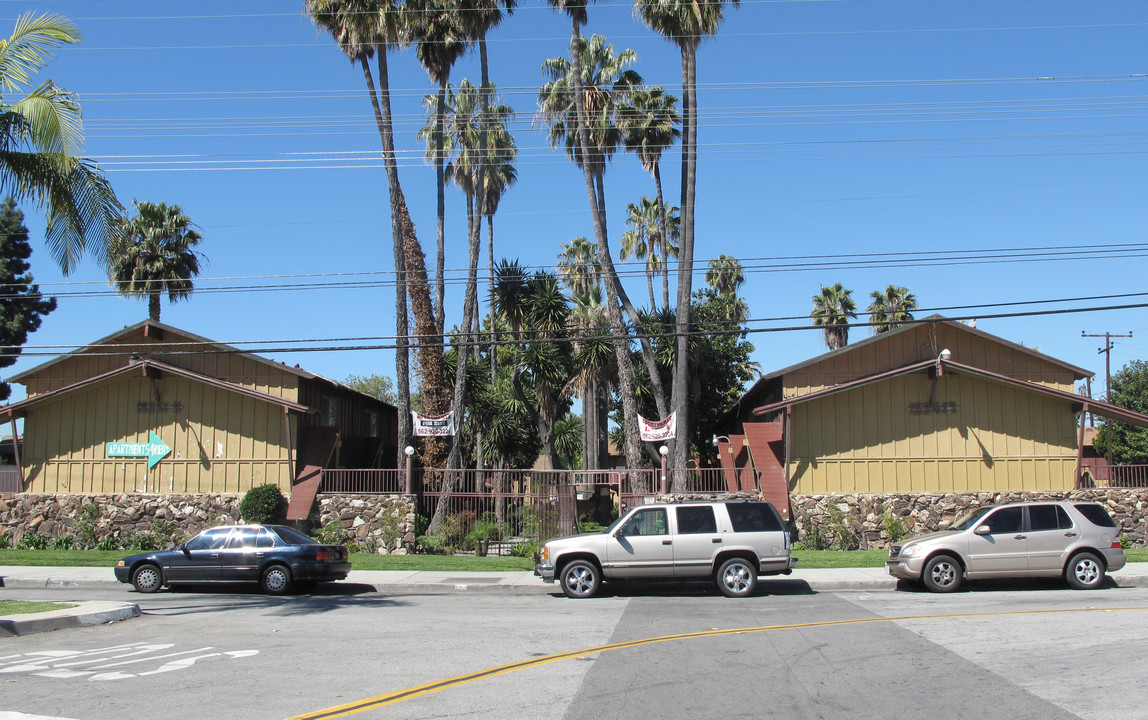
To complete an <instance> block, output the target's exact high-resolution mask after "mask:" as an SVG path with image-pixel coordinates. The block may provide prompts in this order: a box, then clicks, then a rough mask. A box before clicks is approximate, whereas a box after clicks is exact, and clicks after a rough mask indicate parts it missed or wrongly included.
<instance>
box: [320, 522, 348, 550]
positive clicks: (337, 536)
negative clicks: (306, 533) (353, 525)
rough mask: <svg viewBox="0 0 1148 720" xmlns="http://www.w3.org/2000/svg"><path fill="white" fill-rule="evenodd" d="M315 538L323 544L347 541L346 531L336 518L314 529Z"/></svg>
mask: <svg viewBox="0 0 1148 720" xmlns="http://www.w3.org/2000/svg"><path fill="white" fill-rule="evenodd" d="M315 539H316V540H318V541H319V542H321V543H323V544H324V545H342V544H343V543H345V542H347V531H346V530H344V529H343V524H342V522H340V521H339V519H338V518H336V519H334V520H332V521H331V522H329V523H327V524H326V525H324V526H323V527H321V528H319V529H318V530H316V531H315Z"/></svg>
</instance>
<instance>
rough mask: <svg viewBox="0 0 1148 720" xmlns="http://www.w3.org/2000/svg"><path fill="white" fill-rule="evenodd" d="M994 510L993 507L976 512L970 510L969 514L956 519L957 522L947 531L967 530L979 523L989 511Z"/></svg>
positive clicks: (979, 509)
mask: <svg viewBox="0 0 1148 720" xmlns="http://www.w3.org/2000/svg"><path fill="white" fill-rule="evenodd" d="M995 509H996V508H995V507H986V508H978V509H976V510H970V511H969V512H967V513H965V514H964V515H962V516H960V517H959V518H957V521H956V522H954V523H953V526H952V527H951V528H949V529H950V530H968V529H969V528H971V527H972V526H974V525H976V524H977V523H978V522H979V521H980V519H981V518H983V517H984V516H985V515H987V514H988V513H989V511H990V510H995Z"/></svg>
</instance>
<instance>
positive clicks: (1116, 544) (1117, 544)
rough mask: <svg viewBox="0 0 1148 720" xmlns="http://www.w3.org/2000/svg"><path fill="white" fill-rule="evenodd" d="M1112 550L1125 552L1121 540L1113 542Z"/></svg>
mask: <svg viewBox="0 0 1148 720" xmlns="http://www.w3.org/2000/svg"><path fill="white" fill-rule="evenodd" d="M1112 549H1113V550H1123V549H1124V546H1123V545H1121V544H1120V540H1119V539H1116V540H1113V541H1112Z"/></svg>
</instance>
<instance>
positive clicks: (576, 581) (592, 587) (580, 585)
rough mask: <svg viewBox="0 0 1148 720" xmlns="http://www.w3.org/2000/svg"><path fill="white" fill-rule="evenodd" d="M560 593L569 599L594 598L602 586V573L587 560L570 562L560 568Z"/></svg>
mask: <svg viewBox="0 0 1148 720" xmlns="http://www.w3.org/2000/svg"><path fill="white" fill-rule="evenodd" d="M561 578H562V592H564V593H566V597H569V598H576V599H580V598H588V597H594V595H595V593H597V592H598V588H599V587H600V586H601V585H602V573H601V571H600V570H598V566H597V565H595V564H594V563H592V562H590V561H589V560H572V561H571V562H568V563H566V564H565V565H564V566H563V567H562V575H561Z"/></svg>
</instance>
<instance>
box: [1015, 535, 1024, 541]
mask: <svg viewBox="0 0 1148 720" xmlns="http://www.w3.org/2000/svg"><path fill="white" fill-rule="evenodd" d="M1025 537H1026V536H1024V535H1014V536H1013V540H1024V539H1025Z"/></svg>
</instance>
